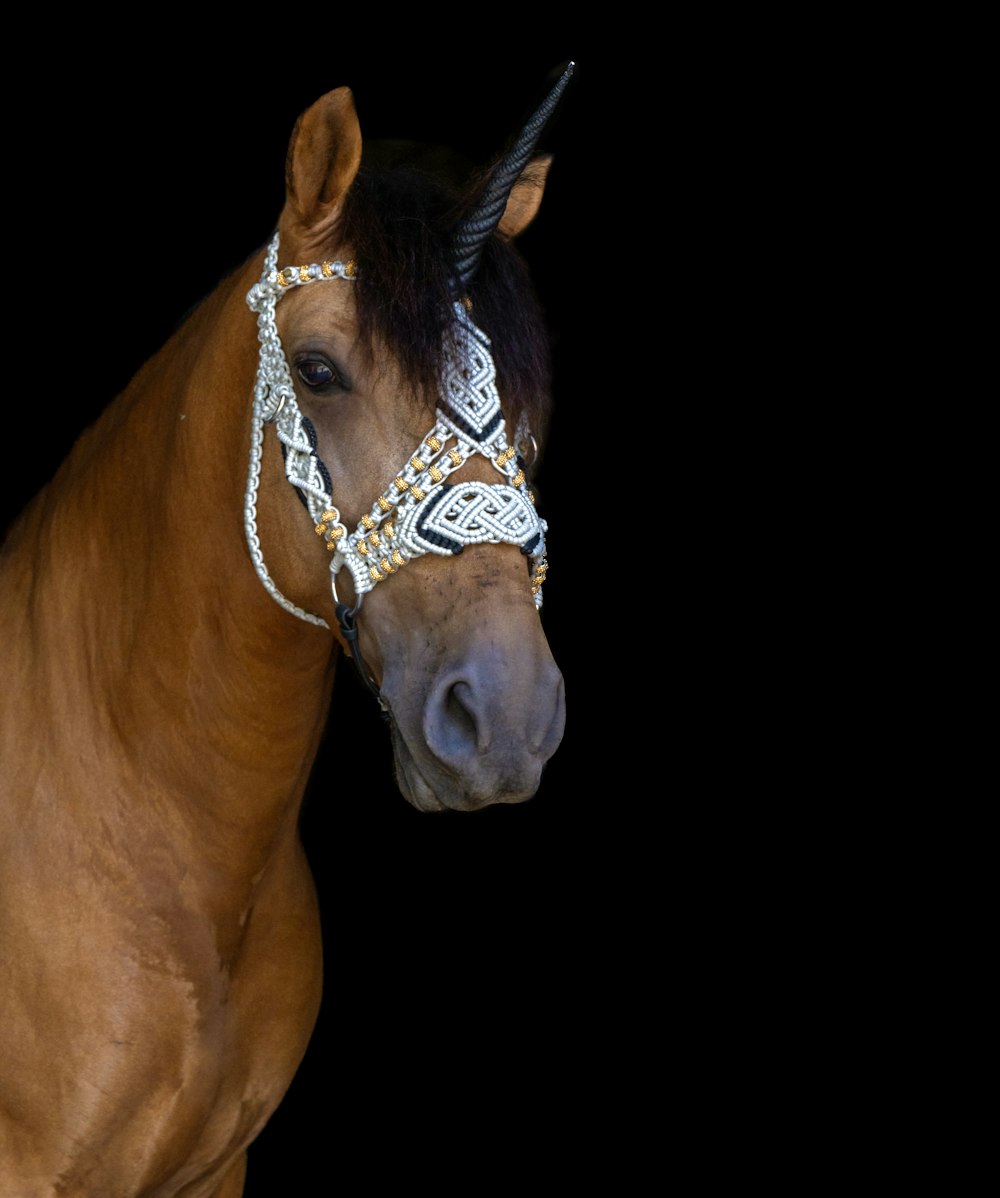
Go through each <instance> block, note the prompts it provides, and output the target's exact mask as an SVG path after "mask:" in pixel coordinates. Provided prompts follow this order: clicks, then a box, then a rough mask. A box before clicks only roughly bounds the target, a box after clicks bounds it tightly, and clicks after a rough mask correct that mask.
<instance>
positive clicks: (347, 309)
mask: <svg viewBox="0 0 1000 1198" xmlns="http://www.w3.org/2000/svg"><path fill="white" fill-rule="evenodd" d="M570 71H571V68H567V70H566V71H565V72H564V73H563V74H562V76H561V77H560V78H559V80H558V82H557V83H556V85H555V86H554V87H553V89H552V90H551V92H550V93H549V95H548V96H547V98H546V100H545V101H544V102H543V104H542V106H541V107H540V108H539V109H538V111H537V113H536V114H535V115H534V116H533V117H532V119H531V120H529V122H528V123H527V125H526V126H525V129H524V131H523V132H522V134H521V136H520V137H519V138H518V139H517V140H516V141H515V142H514V143H513V144H512V145H511V147H510V149H509V150H508V151H507V152H506V153H505V154H504V155H502V156H501V157H500V159H499V160H498V162H497V163H496V165H495V167H494V168H493V169H492V170H491V171H490V172H488V173H487V174H485V175H484V176H483V177H482V178H481V179H480V180H479V181H477V182H474V183H473V184H472V185H470V190H469V192H468V196H467V197H466V198H463V197H462V196H461V195H459V194H456V193H454V192H452V191H451V190H449V189H448V188H446V187H444V186H442V185H441V184H439V183H438V182H436V181H434V180H432V179H430V178H428V177H427V176H426V175H425V174H424V173H423V172H422V171H419V170H414V169H410V168H402V167H400V166H398V165H395V164H389V165H387V166H385V165H381V166H380V165H379V164H378V163H377V162H376V161H375V160H374V159H372V161H371V162H369V156H368V155H367V154H363V153H362V139H361V133H360V129H359V125H358V120H357V116H356V114H355V110H354V104H353V99H352V96H351V93H350V91H349V90H347V89H346V88H339V89H337V90H335V91H332V92H330V93H328V94H327V95H325V96H323V97H322V98H321V99H320V100H318V101H317V102H316V103H315V104H314V105H313V106H312V107H311V108H309V109H308V111H306V112H305V113H304V114H303V115H302V116H301V117H300V119H299V121H298V123H297V124H296V127H295V130H294V132H293V134H292V138H291V144H290V146H289V153H288V160H287V169H286V199H285V204H284V207H283V210H282V212H281V214H280V218H279V221H278V224H277V228H276V231H275V234H274V237H273V238H272V239H271V241H270V242H269V244H268V245H267V246H265V247H263V248H262V249H261V250H260V251H259V252H258V253H256V254H254V255H253V256H252V257H251V258H250V259H249V260H248V261H247V262H246V263H245V264H244V265H243V266H242V267H241V268H239V269H237V270H236V271H235V272H233V274H232V275H230V276H229V277H228V278H226V279H225V280H223V282H222V283H221V284H220V285H219V286H218V287H217V288H216V289H215V290H214V291H213V292H212V294H211V295H209V296H208V297H207V298H206V299H205V300H204V301H203V302H202V303H201V304H200V305H199V306H198V308H197V309H196V310H195V311H194V312H193V313H192V314H191V316H190V317H189V318H188V319H187V320H186V321H185V322H184V323H183V324H182V326H181V327H180V328H179V330H178V331H177V332H176V333H175V334H174V336H173V337H172V338H171V339H170V340H169V341H168V342H167V344H166V345H165V346H164V347H163V348H162V349H161V350H160V351H159V352H158V353H157V354H156V355H154V357H153V358H152V359H151V360H150V361H149V362H148V363H147V364H146V365H145V366H144V367H143V368H142V369H141V370H140V371H139V372H138V374H137V375H136V377H135V378H134V380H133V381H132V382H131V384H130V385H129V386H128V387H127V388H126V390H125V391H124V392H123V393H122V394H121V395H120V396H119V397H118V398H117V399H116V400H115V401H114V403H112V404H111V406H110V407H109V408H108V409H107V410H106V412H105V413H104V414H103V415H102V416H101V417H100V418H99V419H98V420H97V421H96V422H95V423H94V424H93V425H92V427H90V428H89V429H88V430H87V431H86V432H85V433H84V435H83V436H82V437H81V438H80V439H79V441H78V443H77V444H76V445H75V447H74V448H73V450H72V452H71V454H70V455H69V457H68V458H67V460H66V461H65V462H64V463H63V465H62V466H61V467H60V469H59V470H58V471H57V473H56V475H55V476H54V478H53V479H52V481H51V482H50V483H49V484H48V485H47V486H46V487H45V488H44V489H43V490H42V492H41V493H40V494H39V495H38V496H37V497H36V498H35V500H34V501H33V502H32V503H31V504H30V505H29V506H28V508H27V509H26V510H25V512H24V513H23V514H22V516H21V517H20V518H19V519H18V520H17V521H16V522H15V523H14V525H13V526H12V528H11V529H10V531H9V534H8V536H7V538H6V540H5V542H4V544H3V547H2V556H0V630H2V644H3V654H4V686H3V688H2V698H0V705H2V710H0V745H2V782H3V789H2V800H0V846H2V857H0V915H2V936H0V942H2V949H3V955H2V959H0V999H2V1010H3V1019H2V1020H0V1061H2V1062H3V1065H2V1068H0V1193H2V1194H3V1195H4V1196H5V1198H41V1196H43V1195H45V1196H48V1195H56V1194H58V1195H67V1196H69V1195H81V1196H82V1195H87V1196H98V1195H99V1196H100V1198H139V1196H140V1195H141V1196H148V1198H153V1196H155V1198H180V1196H181V1195H183V1196H184V1198H236V1196H238V1195H240V1194H241V1193H242V1192H243V1185H244V1176H245V1170H246V1150H247V1146H248V1145H249V1144H250V1143H251V1142H252V1141H253V1140H254V1138H255V1137H256V1136H257V1135H258V1133H259V1132H260V1130H261V1129H262V1127H263V1126H264V1124H265V1123H266V1122H267V1120H268V1118H269V1117H270V1115H271V1114H272V1112H273V1111H274V1110H275V1108H276V1107H277V1105H278V1103H279V1102H280V1101H281V1098H282V1096H283V1095H284V1093H285V1091H286V1089H287V1087H288V1085H289V1083H290V1081H291V1079H292V1077H293V1075H294V1073H295V1071H296V1069H297V1068H298V1066H299V1063H300V1061H301V1059H302V1056H303V1054H304V1052H305V1049H306V1045H307V1042H308V1040H309V1037H310V1034H311V1032H312V1029H313V1026H314V1023H315V1020H316V1016H317V1011H318V1007H319V1002H320V994H321V982H322V977H321V973H322V968H321V965H322V943H321V937H320V929H319V918H318V911H317V902H316V894H315V889H314V884H313V880H312V877H311V875H310V872H309V868H308V865H307V862H306V858H305V854H304V851H303V848H302V844H301V842H300V838H299V826H298V825H299V814H300V808H301V803H302V798H303V794H304V791H305V788H306V784H307V781H308V779H309V775H310V770H311V767H312V765H313V762H314V760H315V757H316V754H317V751H318V748H319V745H320V741H321V738H322V737H323V736H324V730H325V721H326V717H327V713H328V710H329V706H330V701H331V694H332V687H333V682H334V674H335V669H336V665H337V662H338V659H339V658H340V656H341V655H342V654H343V653H344V652H345V651H346V653H347V655H348V656H349V658H350V659H351V660H352V661H353V663H354V665H355V666H356V667H357V668H358V670H359V671H360V674H361V677H362V679H363V681H364V683H365V686H366V687H367V688H368V689H369V690H370V691H371V692H372V694H373V696H374V699H375V701H377V702H378V704H379V706H380V708H381V710H382V712H383V714H384V716H385V719H386V723H387V725H388V727H389V729H390V733H391V741H392V751H393V754H394V759H395V776H396V779H397V781H398V785H399V789H400V790H401V792H402V794H403V795H404V796H405V798H406V799H407V800H409V802H410V803H412V804H413V805H414V806H415V807H417V808H418V809H420V810H422V811H471V810H476V809H479V808H483V807H485V806H489V805H492V804H498V803H519V802H522V801H523V800H526V799H528V798H529V797H531V796H532V795H533V794H534V793H535V791H536V790H537V788H538V786H539V781H540V778H541V775H542V771H543V768H544V766H545V763H546V761H547V760H548V759H549V758H550V757H551V755H552V753H553V752H554V751H555V750H556V747H557V746H558V744H559V741H560V738H561V736H562V731H563V723H564V697H563V685H562V679H561V675H560V672H559V670H558V669H557V667H556V665H555V663H554V661H553V659H552V655H551V653H550V651H549V648H548V644H547V641H546V638H545V635H544V632H543V630H542V626H541V621H540V617H539V607H540V603H541V594H542V587H543V583H544V579H545V573H546V569H547V562H546V556H545V534H546V531H547V529H546V525H545V522H544V520H543V519H542V518H541V516H540V514H539V512H538V511H537V510H536V508H535V504H534V497H533V495H532V492H531V484H530V468H531V459H532V458H533V457H534V456H535V455H536V453H537V451H538V449H539V446H540V445H541V444H542V442H543V439H544V434H545V431H546V426H547V420H548V411H549V403H550V400H549V359H548V350H547V342H546V336H545V331H544V327H543V322H542V319H541V316H540V312H539V307H538V304H537V302H536V300H535V298H534V294H533V290H532V287H531V284H530V280H529V278H528V276H527V274H526V271H525V269H524V266H523V263H522V260H521V258H520V256H519V255H518V253H517V252H516V250H515V249H514V246H513V241H514V239H515V238H516V237H517V236H518V234H520V233H521V232H522V231H523V230H524V229H525V228H526V227H527V225H528V224H529V223H530V222H531V220H532V219H533V218H534V216H535V213H536V212H537V209H538V205H539V203H540V200H541V197H542V193H543V190H544V185H545V180H546V175H547V172H548V169H549V163H550V160H549V159H548V158H547V157H544V156H542V157H538V156H535V153H534V151H535V147H536V144H537V141H538V138H539V135H540V133H541V130H542V128H543V127H544V124H545V122H546V120H547V118H548V116H549V114H550V113H551V111H552V108H553V107H554V105H555V103H556V102H557V100H558V98H559V96H560V94H561V92H562V90H563V88H564V87H565V85H566V81H567V80H568V78H569V75H570ZM68 527H71V528H72V533H71V535H69V536H68V535H67V528H68ZM336 752H345V753H349V752H350V746H343V747H341V746H338V747H337V748H336Z"/></svg>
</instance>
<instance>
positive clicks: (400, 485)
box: [392, 475, 410, 491]
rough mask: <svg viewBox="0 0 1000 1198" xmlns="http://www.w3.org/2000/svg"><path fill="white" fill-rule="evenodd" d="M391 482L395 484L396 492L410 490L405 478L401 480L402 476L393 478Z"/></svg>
mask: <svg viewBox="0 0 1000 1198" xmlns="http://www.w3.org/2000/svg"><path fill="white" fill-rule="evenodd" d="M392 481H393V483H394V484H395V486H396V490H397V491H408V490H409V489H410V484H409V483H408V482H407V481H406V479H405V478H403V476H402V475H400V476H399V477H398V478H394V479H393V480H392Z"/></svg>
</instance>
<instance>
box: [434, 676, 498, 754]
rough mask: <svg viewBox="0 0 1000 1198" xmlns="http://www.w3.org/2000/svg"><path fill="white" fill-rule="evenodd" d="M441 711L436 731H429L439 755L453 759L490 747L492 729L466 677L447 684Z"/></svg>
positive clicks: (435, 724)
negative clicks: (485, 720) (479, 711)
mask: <svg viewBox="0 0 1000 1198" xmlns="http://www.w3.org/2000/svg"><path fill="white" fill-rule="evenodd" d="M437 714H438V715H439V717H440V718H438V719H437V720H435V721H434V733H432V732H431V729H430V728H428V729H427V734H428V744H430V745H431V746H432V748H434V751H435V753H436V754H437V755H438V756H439V757H441V758H443V759H444V760H452V759H454V758H458V757H461V756H464V755H465V754H466V753H468V752H470V751H475V752H479V753H482V752H485V750H486V749H488V748H489V730H488V728H487V726H486V724H485V722H484V721H482V720H480V719H479V716H478V713H477V711H476V698H475V691H474V689H473V688H472V687H471V686H470V685H469V683H468V682H466V681H465V680H464V679H460V680H459V681H457V682H453V683H452V684H451V685H450V686H448V687H447V688H446V690H445V692H444V695H443V697H442V702H441V704H440V706H439V708H438V713H437ZM428 715H429V716H432V713H430V712H429V713H428ZM432 718H433V717H432Z"/></svg>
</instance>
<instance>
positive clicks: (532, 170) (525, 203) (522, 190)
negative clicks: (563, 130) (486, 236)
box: [497, 154, 552, 240]
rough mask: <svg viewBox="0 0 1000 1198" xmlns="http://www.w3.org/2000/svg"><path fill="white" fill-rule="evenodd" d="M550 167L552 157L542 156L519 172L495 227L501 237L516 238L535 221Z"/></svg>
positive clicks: (549, 155) (548, 155)
mask: <svg viewBox="0 0 1000 1198" xmlns="http://www.w3.org/2000/svg"><path fill="white" fill-rule="evenodd" d="M551 165H552V155H551V154H543V155H541V156H540V157H538V158H535V159H533V160H532V161H531V162H529V163H528V165H527V166H526V167H525V168H524V170H523V171H522V172H521V174H520V177H519V178H518V180H517V182H516V183H515V184H514V186H513V187H512V188H511V190H510V195H509V196H508V198H507V206H506V208H504V211H503V216H501V217H500V224H499V225H498V226H497V230H498V232H499V233H500V236H501V237H504V238H507V239H508V240H509V239H512V238H514V237H518V236H519V235H520V234H521V233H523V232H524V230H525V229H526V228H527V227H528V225H530V224H531V222H532V221H533V220H534V219H535V216H536V215H537V213H538V209H539V207H540V205H541V203H542V193H543V192H544V190H545V180H546V178H547V177H548V173H549V167H550V166H551Z"/></svg>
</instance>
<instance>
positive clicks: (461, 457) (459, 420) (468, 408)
mask: <svg viewBox="0 0 1000 1198" xmlns="http://www.w3.org/2000/svg"><path fill="white" fill-rule="evenodd" d="M572 71H573V64H572V63H570V64H569V66H568V67H567V68H566V70H565V71H564V72H563V74H562V76H561V77H560V79H559V81H558V82H557V84H556V85H555V87H554V88H553V89H552V91H551V92H550V93H549V96H548V97H547V98H546V100H545V102H544V103H543V105H542V106H541V108H540V109H539V110H538V112H536V114H535V116H534V117H533V118H532V120H531V121H529V122H528V124H527V125H526V126H525V129H524V130H523V131H522V134H521V136H520V138H519V139H518V141H517V143H516V144H515V146H514V148H513V149H512V150H511V151H510V152H509V153H508V154H507V155H506V156H505V157H504V158H503V159H502V160H501V162H500V164H499V165H498V166H497V168H496V170H495V171H494V172H493V174H492V176H491V178H490V181H489V182H488V183H487V186H486V189H485V192H484V195H483V197H482V198H481V200H480V202H479V204H478V205H477V208H476V211H475V212H474V213H473V214H472V216H471V217H469V218H467V219H466V220H465V221H463V223H462V224H461V225H460V227H459V228H458V230H457V231H456V236H455V243H454V244H455V262H456V294H459V295H461V296H462V298H459V299H456V300H455V301H454V302H453V304H452V321H451V327H450V330H449V334H448V336H447V340H446V345H445V355H444V363H445V364H444V368H443V370H442V374H441V378H440V380H439V387H438V404H437V408H436V411H435V422H434V425H433V426H432V428H431V430H430V431H429V432H428V433H427V434H426V436H425V437H424V438H423V440H422V441H421V443H420V445H419V446H418V447H417V449H416V450H415V451H414V453H413V454H412V455H411V456H410V458H409V460H408V461H407V462H406V463H405V465H403V467H402V468H401V469H400V470H399V471H398V472H397V473H396V475H395V476H394V478H393V480H392V482H391V483H390V484H389V485H388V486H387V487H386V488H385V490H384V491H383V492H381V493H380V494H379V495H378V496H376V498H375V500H374V502H373V503H372V505H371V507H370V508H369V510H368V511H367V512H366V513H365V514H364V515H362V517H361V520H360V521H359V523H358V525H357V527H356V528H355V529H354V531H353V532H351V531H349V530H348V528H347V527H346V525H345V524H344V522H343V520H342V519H341V514H340V511H339V509H338V508H337V506H336V504H335V503H334V499H333V496H332V483H331V479H330V474H329V471H328V470H327V468H326V466H325V465H324V464H323V462H322V460H321V459H320V458H319V456H318V455H317V453H316V446H317V438H316V432H315V429H314V427H313V425H312V422H311V421H310V420H309V418H308V417H307V416H305V415H304V414H303V413H302V411H301V409H300V408H299V405H298V402H297V399H296V395H295V388H294V386H293V384H292V377H291V372H290V370H289V365H288V360H287V358H286V356H285V353H284V350H283V348H282V344H281V338H280V336H279V334H278V329H277V325H276V323H275V315H274V313H275V306H276V304H277V303H278V301H279V300H280V299H281V297H282V296H283V295H285V294H287V293H288V292H289V291H291V290H294V289H295V288H298V287H304V286H309V285H312V284H314V283H317V282H323V281H328V280H334V281H346V282H350V281H352V280H353V279H354V278H356V276H357V267H356V265H355V263H354V262H353V261H351V262H339V261H338V262H331V261H326V262H322V263H313V264H311V265H308V266H286V267H284V268H283V269H279V268H278V265H277V263H278V248H279V239H278V234H277V233H275V235H274V237H273V238H272V240H271V242H270V244H269V246H268V249H267V253H266V256H265V260H264V268H263V273H262V275H261V279H260V281H259V282H258V283H256V284H255V285H254V286H253V287H252V288H251V289H250V291H249V292H248V294H247V304H248V306H249V307H250V309H251V310H252V311H253V312H256V313H257V337H258V342H259V358H258V367H257V377H256V382H255V385H254V402H253V416H252V435H251V448H250V468H249V471H248V475H247V487H246V495H245V500H244V526H245V530H246V537H247V544H248V547H249V550H250V556H251V559H252V561H253V563H254V568H255V569H256V572H257V575H258V577H259V578H260V580H261V582H262V583H263V585H264V587H265V589H266V590H267V591H268V593H269V594H270V595H271V596H272V598H274V599H275V601H276V602H277V603H279V604H280V605H281V606H282V607H283V608H285V610H286V611H289V612H291V613H292V614H293V615H295V616H297V617H298V618H299V619H301V620H305V621H307V622H308V623H311V624H316V625H319V626H320V627H323V628H328V627H329V624H328V623H327V622H326V621H325V620H324V619H323V618H322V617H321V616H318V615H315V614H313V613H312V612H308V611H305V610H304V609H303V608H300V607H298V606H297V605H296V604H295V603H293V602H292V601H291V600H289V599H288V598H287V597H286V596H284V595H283V594H282V593H281V591H280V590H279V589H278V587H277V586H276V585H275V583H274V581H273V580H272V578H271V576H270V574H269V572H268V570H267V566H266V565H265V563H264V558H263V553H262V551H261V547H260V540H259V537H258V534H257V519H256V500H257V490H258V486H259V479H260V468H261V459H262V453H263V438H264V427H265V425H267V424H273V425H274V426H275V431H276V433H277V436H278V440H279V442H280V443H281V446H282V451H283V454H284V461H285V475H286V477H287V479H288V481H289V482H290V483H291V484H292V485H293V486H294V487H295V488H296V489H297V490H298V492H299V494H300V496H301V498H302V500H303V501H304V503H305V506H306V508H307V509H308V511H309V514H310V516H311V517H312V519H313V524H314V528H315V531H316V533H317V534H318V535H319V536H321V537H322V538H323V540H324V542H325V544H326V546H327V549H328V550H329V551H330V553H331V554H332V557H331V560H330V586H331V592H332V596H333V603H334V611H335V613H336V617H337V623H338V626H339V629H340V633H341V635H342V636H343V638H344V641H345V643H346V645H347V647H348V650H349V652H350V655H351V658H352V660H353V661H354V664H355V666H356V668H357V670H358V673H359V675H360V677H361V680H362V682H363V684H364V685H365V686H366V687H367V688H368V689H369V690H370V691H371V692H372V693H373V694H374V696H375V697H376V699H377V700H378V702H379V705H380V707H381V708H382V711H383V713H384V714H385V713H387V712H388V707H387V705H386V703H385V701H384V699H383V698H382V697H381V693H380V690H379V687H378V685H377V683H376V682H375V681H374V679H373V678H372V676H371V673H370V671H369V670H368V669H367V667H366V665H365V663H364V660H363V658H362V655H361V647H360V643H359V635H358V624H357V620H358V615H359V613H360V610H361V605H362V602H363V600H364V596H365V595H366V594H367V593H368V592H369V591H371V590H372V589H373V588H374V587H375V586H376V585H377V584H379V583H381V582H384V581H385V580H386V579H388V578H390V577H392V576H393V575H394V574H396V573H397V572H398V570H399V569H401V568H402V567H403V566H404V565H406V564H407V563H408V562H410V561H413V560H414V558H417V557H421V556H423V555H424V554H427V553H434V554H439V555H442V556H454V555H457V554H459V553H461V552H462V551H463V550H464V549H465V547H466V546H467V545H473V544H483V543H486V544H494V545H495V544H511V545H517V546H518V547H519V548H520V549H521V552H522V553H524V554H525V556H526V557H527V558H528V559H529V571H530V586H531V592H532V595H533V597H534V602H535V606H536V607H537V608H540V607H541V605H542V583H543V582H544V580H545V575H546V572H547V568H548V566H547V559H546V556H545V533H546V531H547V528H548V526H547V524H546V522H545V521H544V520H542V519H541V518H540V517H539V516H538V514H537V512H536V510H535V506H534V497H533V495H532V494H531V492H530V491H529V489H528V486H527V481H526V477H525V466H524V460H523V458H522V457H521V455H519V454H518V452H517V450H516V449H515V448H514V446H513V445H511V444H510V443H509V442H508V438H507V430H506V425H505V422H504V416H503V412H502V410H501V406H500V397H499V394H498V392H497V387H496V368H495V365H494V362H493V358H492V355H491V353H490V342H489V338H488V337H487V336H486V335H485V333H483V331H482V330H481V329H479V328H478V327H477V326H476V324H475V323H474V321H473V320H472V317H471V315H470V312H469V305H468V303H467V301H466V300H465V299H464V289H465V286H466V285H467V284H468V282H469V281H470V280H471V278H472V277H473V275H474V273H475V270H476V266H477V265H478V262H479V257H480V255H481V253H482V249H483V246H484V244H485V241H486V240H487V239H488V238H489V237H490V236H492V233H493V231H494V229H495V227H496V225H497V223H498V222H499V219H500V216H501V215H502V213H503V209H504V206H505V204H506V199H507V196H508V195H509V193H510V190H511V187H512V186H513V183H514V182H515V181H516V179H517V177H518V176H519V174H520V172H521V170H522V169H523V167H524V165H525V164H526V163H527V161H528V158H529V156H530V153H531V150H532V149H533V148H534V145H535V143H536V142H537V139H538V136H539V134H540V132H541V128H542V127H543V125H544V123H545V120H546V119H547V118H548V115H549V113H550V112H551V110H552V109H553V108H554V107H555V103H556V101H557V100H558V98H559V95H561V93H562V90H563V88H564V87H565V85H566V83H567V82H568V80H569V77H570V75H571V74H572ZM530 437H531V434H530V430H529V429H527V428H526V427H524V428H519V429H517V430H515V439H514V444H515V445H516V444H518V443H521V442H522V441H526V440H528V439H530ZM477 454H478V455H480V456H482V457H484V458H485V459H486V460H487V461H489V462H490V464H491V466H492V467H493V469H494V470H496V471H497V472H498V474H499V475H500V476H501V477H502V478H503V479H504V481H503V482H496V483H484V482H480V481H469V482H464V483H451V482H449V481H448V478H449V476H450V475H451V474H453V473H454V472H455V471H456V470H458V469H459V468H460V467H461V466H462V465H464V463H465V462H466V461H468V459H469V458H471V457H473V456H475V455H477ZM345 567H346V568H347V569H348V570H349V571H350V574H351V578H352V581H353V584H354V595H355V601H354V605H353V606H349V605H348V604H346V603H344V602H343V601H342V600H341V599H340V597H339V596H338V594H337V576H338V574H339V573H340V571H341V570H342V569H344V568H345Z"/></svg>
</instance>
